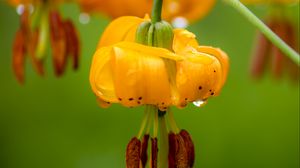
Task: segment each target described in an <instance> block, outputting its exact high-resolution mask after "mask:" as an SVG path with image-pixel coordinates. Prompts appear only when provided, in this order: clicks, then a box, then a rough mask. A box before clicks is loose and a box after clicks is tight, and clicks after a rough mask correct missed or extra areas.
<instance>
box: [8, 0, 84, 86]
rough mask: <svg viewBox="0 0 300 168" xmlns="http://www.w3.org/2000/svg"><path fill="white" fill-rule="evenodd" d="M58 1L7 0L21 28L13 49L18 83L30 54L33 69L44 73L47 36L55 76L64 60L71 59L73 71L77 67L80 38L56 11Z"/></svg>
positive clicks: (60, 69)
mask: <svg viewBox="0 0 300 168" xmlns="http://www.w3.org/2000/svg"><path fill="white" fill-rule="evenodd" d="M61 2H62V1H61V0H55V1H41V0H10V1H9V2H8V3H10V4H11V5H13V6H17V8H18V13H19V14H20V15H21V17H20V20H21V26H20V29H19V30H18V32H17V34H16V37H15V42H14V46H13V50H14V51H13V70H14V72H15V75H16V77H17V80H18V81H19V82H20V83H24V74H25V73H24V61H25V56H26V54H28V55H29V57H30V59H31V62H32V64H33V67H34V69H35V70H36V71H37V72H38V74H40V75H43V74H44V68H43V62H44V57H45V52H46V46H47V41H48V39H49V36H50V44H51V48H52V56H53V65H54V69H55V74H56V75H57V76H60V75H62V74H63V72H64V70H65V66H66V60H67V58H68V57H71V59H72V60H73V68H74V69H77V68H78V59H79V39H78V35H77V32H76V30H75V27H74V25H73V23H72V22H71V21H70V20H62V19H61V16H60V14H59V12H58V10H57V5H58V4H59V3H61Z"/></svg>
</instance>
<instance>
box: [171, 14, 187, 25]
mask: <svg viewBox="0 0 300 168" xmlns="http://www.w3.org/2000/svg"><path fill="white" fill-rule="evenodd" d="M188 25H189V23H188V20H187V19H186V18H184V17H181V16H179V17H175V18H174V19H173V20H172V26H173V27H174V28H186V27H187V26H188Z"/></svg>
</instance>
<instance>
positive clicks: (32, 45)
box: [27, 30, 45, 76]
mask: <svg viewBox="0 0 300 168" xmlns="http://www.w3.org/2000/svg"><path fill="white" fill-rule="evenodd" d="M28 38H29V40H28V43H27V51H28V55H29V57H30V60H31V63H32V66H33V68H34V70H35V71H36V72H37V73H38V74H39V75H41V76H44V74H45V71H44V62H43V60H39V59H38V58H37V57H36V54H35V51H36V47H37V44H38V39H39V31H38V30H35V31H33V32H31V34H30V36H29V37H28Z"/></svg>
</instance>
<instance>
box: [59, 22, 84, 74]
mask: <svg viewBox="0 0 300 168" xmlns="http://www.w3.org/2000/svg"><path fill="white" fill-rule="evenodd" d="M63 24H64V29H65V33H66V40H67V45H66V46H67V55H69V56H70V57H71V58H72V60H73V69H78V66H79V52H80V48H79V37H78V33H77V32H76V29H75V26H74V25H73V23H72V21H71V20H69V19H68V20H66V21H65V22H64V23H63Z"/></svg>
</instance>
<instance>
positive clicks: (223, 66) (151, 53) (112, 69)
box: [90, 16, 228, 110]
mask: <svg viewBox="0 0 300 168" xmlns="http://www.w3.org/2000/svg"><path fill="white" fill-rule="evenodd" d="M145 20H147V18H146V19H141V18H138V17H131V16H125V17H120V18H118V19H116V20H114V21H113V22H112V23H111V24H110V25H109V26H108V27H107V28H106V30H105V32H104V33H103V35H102V38H101V39H100V43H99V45H98V49H97V51H96V52H95V54H94V58H93V62H92V66H91V71H90V83H91V86H92V89H93V91H94V93H95V94H96V95H97V96H98V98H99V99H101V101H102V102H107V103H121V104H122V105H124V106H127V107H134V106H139V105H143V104H148V105H149V104H151V105H157V106H159V107H160V109H161V110H164V109H166V108H167V107H168V106H171V105H175V106H177V107H184V106H185V105H186V104H187V102H193V101H196V100H204V99H207V98H209V97H211V96H216V95H218V94H219V92H220V90H221V88H222V86H223V85H224V83H225V80H226V75H227V72H228V59H227V55H226V54H225V53H224V52H223V51H221V50H220V49H217V48H213V47H209V46H198V43H197V41H196V40H195V35H194V34H192V33H191V32H188V31H187V30H184V29H174V31H173V32H174V41H173V48H172V49H173V51H174V52H173V51H170V50H167V49H164V48H158V47H151V46H146V45H142V44H138V43H135V42H134V39H135V32H136V29H137V27H138V25H139V24H140V23H142V22H143V21H145ZM125 23H126V24H125ZM121 25H126V26H125V27H124V26H122V27H121ZM112 32H115V33H112ZM164 59H168V60H172V61H174V63H175V64H176V67H175V70H174V72H172V73H169V71H171V70H170V69H168V68H167V67H166V66H165V62H164ZM169 78H171V79H172V80H174V81H175V83H170V81H169ZM157 79H159V80H160V81H159V82H156V80H157ZM172 88H176V89H172Z"/></svg>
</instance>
